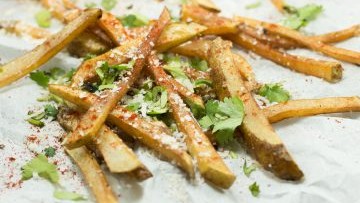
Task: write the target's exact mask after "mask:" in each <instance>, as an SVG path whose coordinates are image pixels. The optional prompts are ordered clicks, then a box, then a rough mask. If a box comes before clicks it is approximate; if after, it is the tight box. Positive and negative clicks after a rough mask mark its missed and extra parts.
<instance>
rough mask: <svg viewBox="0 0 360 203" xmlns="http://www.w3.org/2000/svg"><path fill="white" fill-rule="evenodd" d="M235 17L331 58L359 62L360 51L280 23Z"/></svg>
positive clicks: (240, 21)
mask: <svg viewBox="0 0 360 203" xmlns="http://www.w3.org/2000/svg"><path fill="white" fill-rule="evenodd" d="M235 19H236V21H237V22H239V23H244V24H248V25H250V26H252V27H263V28H265V29H267V30H269V31H271V32H273V33H276V34H278V35H280V36H284V37H288V38H289V39H292V40H294V41H296V42H297V43H299V44H301V45H303V46H305V47H307V48H310V49H312V50H314V51H317V52H321V53H323V54H325V55H327V56H330V57H332V58H335V59H338V60H341V61H346V62H349V63H354V64H360V53H359V52H355V51H351V50H347V49H342V48H338V47H334V46H331V45H327V44H324V43H322V42H320V41H317V40H315V39H313V38H310V37H307V36H304V35H302V34H301V33H299V32H297V31H295V30H292V29H290V28H287V27H284V26H281V25H277V24H273V23H267V22H263V21H258V20H254V19H250V18H244V17H236V18H235Z"/></svg>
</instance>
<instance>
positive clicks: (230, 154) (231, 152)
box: [229, 151, 238, 159]
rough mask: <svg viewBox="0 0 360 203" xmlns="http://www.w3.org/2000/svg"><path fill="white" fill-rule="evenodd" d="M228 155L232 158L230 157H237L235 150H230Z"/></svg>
mask: <svg viewBox="0 0 360 203" xmlns="http://www.w3.org/2000/svg"><path fill="white" fill-rule="evenodd" d="M229 156H230V158H232V159H237V158H238V155H237V154H236V153H235V152H233V151H230V152H229Z"/></svg>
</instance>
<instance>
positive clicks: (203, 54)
mask: <svg viewBox="0 0 360 203" xmlns="http://www.w3.org/2000/svg"><path fill="white" fill-rule="evenodd" d="M210 43H211V40H205V39H198V40H193V41H190V42H187V43H184V44H182V45H180V46H177V47H175V48H172V49H171V50H170V51H171V52H173V53H177V54H181V55H184V56H190V57H199V58H201V59H204V60H207V61H208V60H209V57H208V54H207V53H208V51H209V49H210ZM233 57H234V60H235V63H236V64H237V66H238V67H239V71H240V74H241V75H242V76H243V78H244V79H245V80H247V84H248V87H249V88H250V89H251V90H253V89H256V88H257V87H258V83H257V82H256V80H255V74H254V72H253V70H252V68H251V66H250V64H249V63H248V62H247V61H246V60H245V59H244V58H243V57H242V56H241V55H239V54H235V53H233Z"/></svg>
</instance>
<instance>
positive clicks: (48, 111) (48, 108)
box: [44, 104, 58, 118]
mask: <svg viewBox="0 0 360 203" xmlns="http://www.w3.org/2000/svg"><path fill="white" fill-rule="evenodd" d="M44 112H45V116H46V117H48V116H50V117H53V118H56V116H57V114H58V110H57V108H56V107H55V106H53V105H51V104H47V105H45V107H44Z"/></svg>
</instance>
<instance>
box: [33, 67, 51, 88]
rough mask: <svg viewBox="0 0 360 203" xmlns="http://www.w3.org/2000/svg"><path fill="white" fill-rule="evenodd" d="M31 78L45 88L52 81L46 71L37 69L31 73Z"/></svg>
mask: <svg viewBox="0 0 360 203" xmlns="http://www.w3.org/2000/svg"><path fill="white" fill-rule="evenodd" d="M30 79H31V80H33V81H35V82H36V84H38V85H40V86H41V87H44V88H46V87H47V86H48V84H49V81H50V77H49V76H48V75H46V74H45V72H44V71H36V72H32V73H30Z"/></svg>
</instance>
